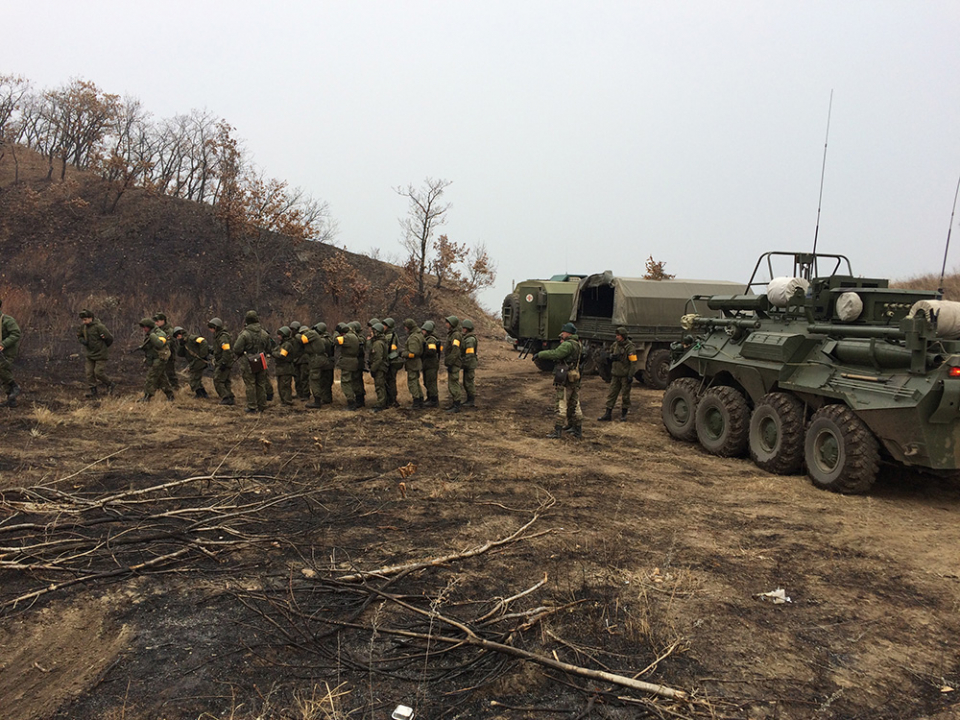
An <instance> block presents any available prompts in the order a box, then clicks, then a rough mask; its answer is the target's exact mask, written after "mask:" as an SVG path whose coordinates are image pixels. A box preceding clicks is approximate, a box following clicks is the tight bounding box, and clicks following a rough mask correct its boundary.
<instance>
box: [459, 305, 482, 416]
mask: <svg viewBox="0 0 960 720" xmlns="http://www.w3.org/2000/svg"><path fill="white" fill-rule="evenodd" d="M463 329H464V330H465V332H464V333H463V346H462V347H461V348H460V350H461V354H460V361H461V363H462V365H463V389H464V391H465V392H466V393H467V399H466V402H464V403H463V406H464V407H474V406H475V405H476V402H475V401H476V397H477V390H476V387H475V386H474V377H475V376H476V373H477V364H478V358H477V336H476V334H475V333H474V332H473V323H472V322H471V321H470V320H464V321H463Z"/></svg>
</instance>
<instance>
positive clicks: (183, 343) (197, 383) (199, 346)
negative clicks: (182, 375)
mask: <svg viewBox="0 0 960 720" xmlns="http://www.w3.org/2000/svg"><path fill="white" fill-rule="evenodd" d="M173 337H174V338H175V339H176V340H177V355H179V356H180V357H182V358H186V360H187V378H188V381H189V383H190V389H191V390H193V394H194V395H196V396H197V397H198V398H206V397H210V396H209V395H207V390H206V388H204V387H203V373H204V371H205V370H206V369H207V367H208V366H209V363H208V362H207V359H208V358H209V357H210V343H208V342H207V339H206V338H205V337H203V336H202V335H191V334H190V333H187V332H184V330H183V328H180V327H177V328H174V329H173Z"/></svg>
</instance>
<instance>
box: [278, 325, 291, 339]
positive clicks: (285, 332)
mask: <svg viewBox="0 0 960 720" xmlns="http://www.w3.org/2000/svg"><path fill="white" fill-rule="evenodd" d="M277 334H278V335H279V336H280V337H285V338H288V337H290V336H291V335H293V331H292V330H291V329H290V328H289V327H287V326H286V325H284V326H283V327H281V328H280V329H279V330H277Z"/></svg>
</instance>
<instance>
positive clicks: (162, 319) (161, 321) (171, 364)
mask: <svg viewBox="0 0 960 720" xmlns="http://www.w3.org/2000/svg"><path fill="white" fill-rule="evenodd" d="M153 322H154V323H155V324H156V326H157V327H158V328H160V330H162V331H163V334H164V335H166V336H167V339H168V340H169V339H172V338H171V337H170V336H171V335H172V333H171V332H170V326H169V325H168V324H167V316H166V315H165V314H164V313H162V312H158V313H156V314H154V316H153ZM164 372H165V373H166V374H167V380H168V381H169V382H170V389H171V390H179V389H180V378H179V377H177V359H176V356H175V355H174V353H173V352H172V349H171V352H170V357H169V358H167V365H166V367H165V368H164Z"/></svg>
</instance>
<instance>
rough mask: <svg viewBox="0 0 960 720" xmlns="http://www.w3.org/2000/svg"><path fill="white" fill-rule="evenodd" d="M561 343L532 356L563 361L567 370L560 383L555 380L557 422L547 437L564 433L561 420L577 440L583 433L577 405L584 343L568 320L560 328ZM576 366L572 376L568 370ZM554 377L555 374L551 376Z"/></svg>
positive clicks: (580, 412) (578, 402)
mask: <svg viewBox="0 0 960 720" xmlns="http://www.w3.org/2000/svg"><path fill="white" fill-rule="evenodd" d="M560 340H561V341H562V342H561V343H560V346H559V347H557V348H554V349H553V350H541V351H540V352H538V353H535V354H534V356H533V359H534V360H536V359H537V358H540V359H541V360H552V361H553V362H562V363H565V364H566V366H567V368H568V369H569V370H568V373H567V376H566V378H565V380H564V381H563V382H562V383H557V382H556V381H555V382H554V385H553V387H554V390H555V392H556V402H555V405H554V407H555V408H556V410H557V419H556V425H555V427H554V429H553V432H552V433H550V434H549V435H547V437H548V438H560V437H563V425H564V422H566V423H567V425H569V426H570V428H571V430H572V431H573V436H574V437H575V438H577V439H578V440H579V439H580V438H582V437H583V412H582V411H581V409H580V374H579V371H580V360H581V358H582V356H583V345H581V344H580V338H579V337H578V336H577V328H576V326H575V325H574V324H573V323H569V322H568V323H567V324H566V325H564V326H563V327H562V328H561V330H560ZM574 370H576V371H577V372H576V374H575V376H574V377H575V379H571V376H570V374H569V373H570V371H574ZM554 377H555V378H556V376H554Z"/></svg>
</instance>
